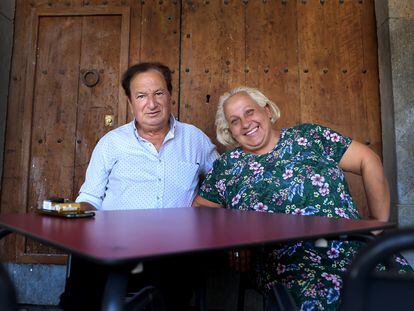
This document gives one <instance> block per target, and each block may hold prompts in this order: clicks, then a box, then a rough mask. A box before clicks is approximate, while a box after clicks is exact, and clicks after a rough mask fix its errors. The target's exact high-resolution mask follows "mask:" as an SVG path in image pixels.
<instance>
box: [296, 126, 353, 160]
mask: <svg viewBox="0 0 414 311" xmlns="http://www.w3.org/2000/svg"><path fill="white" fill-rule="evenodd" d="M303 129H304V133H305V134H304V136H305V138H306V139H308V140H312V141H314V142H315V143H317V145H318V146H319V148H320V149H321V150H322V153H323V154H324V155H326V156H328V157H330V158H331V159H333V160H334V161H335V162H337V163H339V161H341V158H342V156H343V155H344V153H345V152H346V150H347V149H348V147H349V145H350V144H351V142H352V139H351V138H349V137H347V136H345V135H342V134H340V133H338V132H336V131H334V130H332V129H330V128H328V127H325V126H322V125H317V124H304V125H303Z"/></svg>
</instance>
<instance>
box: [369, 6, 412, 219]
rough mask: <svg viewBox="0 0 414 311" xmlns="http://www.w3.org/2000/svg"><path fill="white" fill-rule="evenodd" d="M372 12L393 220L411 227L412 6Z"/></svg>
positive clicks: (391, 7) (383, 7) (378, 8)
mask: <svg viewBox="0 0 414 311" xmlns="http://www.w3.org/2000/svg"><path fill="white" fill-rule="evenodd" d="M375 8H376V15H377V34H378V53H379V69H380V93H381V111H382V127H383V128H382V132H383V146H384V165H385V169H386V173H387V177H388V178H389V181H390V186H391V192H392V205H393V215H394V217H395V218H394V219H398V222H399V224H400V226H407V225H414V140H413V137H414V127H413V124H414V1H412V0H388V1H385V0H376V1H375ZM397 217H398V218H397Z"/></svg>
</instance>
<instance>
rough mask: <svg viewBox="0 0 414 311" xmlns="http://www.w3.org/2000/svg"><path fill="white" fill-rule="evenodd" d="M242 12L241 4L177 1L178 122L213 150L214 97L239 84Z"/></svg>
mask: <svg viewBox="0 0 414 311" xmlns="http://www.w3.org/2000/svg"><path fill="white" fill-rule="evenodd" d="M244 11H245V7H244V4H243V2H241V1H201V0H198V1H183V17H182V33H181V40H182V43H181V44H182V51H181V57H182V62H181V68H180V74H181V84H180V85H181V96H180V120H182V121H184V122H188V123H193V124H195V125H196V126H198V127H199V128H201V129H202V130H203V131H204V132H205V133H206V134H207V135H208V136H209V137H210V138H211V139H212V140H213V142H215V143H216V144H217V140H216V133H215V127H214V120H215V113H216V107H217V103H218V99H219V96H220V95H221V94H222V93H224V92H225V91H228V90H229V89H230V88H233V87H235V86H238V85H241V84H242V85H243V84H244V83H245V73H244V67H245V18H244ZM218 147H219V150H223V147H222V146H218Z"/></svg>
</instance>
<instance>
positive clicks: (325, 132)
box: [323, 130, 331, 139]
mask: <svg viewBox="0 0 414 311" xmlns="http://www.w3.org/2000/svg"><path fill="white" fill-rule="evenodd" d="M323 137H325V138H326V139H329V138H330V137H331V131H330V130H324V131H323Z"/></svg>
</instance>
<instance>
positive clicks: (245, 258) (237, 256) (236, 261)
mask: <svg viewBox="0 0 414 311" xmlns="http://www.w3.org/2000/svg"><path fill="white" fill-rule="evenodd" d="M228 259H229V266H230V268H232V269H233V270H235V271H237V272H247V271H250V268H251V267H250V262H251V261H250V259H251V252H250V250H248V249H239V250H232V251H230V252H228Z"/></svg>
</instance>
